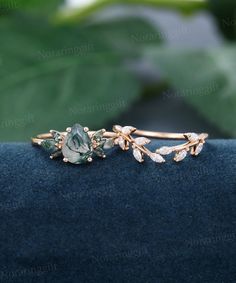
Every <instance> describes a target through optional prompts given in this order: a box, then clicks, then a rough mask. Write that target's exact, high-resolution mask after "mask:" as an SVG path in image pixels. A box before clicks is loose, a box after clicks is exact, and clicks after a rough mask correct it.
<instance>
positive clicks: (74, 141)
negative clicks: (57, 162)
mask: <svg viewBox="0 0 236 283" xmlns="http://www.w3.org/2000/svg"><path fill="white" fill-rule="evenodd" d="M62 154H63V156H64V157H65V158H66V159H67V160H68V162H70V163H73V164H81V163H85V162H87V159H88V158H89V157H91V156H92V155H93V148H92V142H91V139H90V137H89V135H88V133H86V132H85V131H84V128H83V127H82V126H81V125H80V124H75V125H74V126H73V127H72V128H71V131H70V132H69V133H68V134H67V136H66V137H65V140H64V143H63V146H62Z"/></svg>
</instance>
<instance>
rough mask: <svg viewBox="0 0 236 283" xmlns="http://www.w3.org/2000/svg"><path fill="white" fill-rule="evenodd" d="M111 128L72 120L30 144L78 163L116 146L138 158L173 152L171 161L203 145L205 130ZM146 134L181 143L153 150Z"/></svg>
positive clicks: (156, 157) (160, 157) (156, 159)
mask: <svg viewBox="0 0 236 283" xmlns="http://www.w3.org/2000/svg"><path fill="white" fill-rule="evenodd" d="M112 130H113V131H112V132H107V131H106V130H105V129H101V130H98V131H90V130H89V129H88V128H87V127H82V126H81V125H80V124H75V125H74V126H73V127H71V128H67V129H66V131H65V132H59V131H56V130H50V132H49V133H46V134H40V135H38V136H37V137H35V138H32V143H33V145H40V146H41V147H42V148H44V149H45V150H46V151H48V152H49V153H50V158H51V159H54V158H56V157H59V156H62V157H63V161H64V162H70V163H73V164H82V163H86V162H91V161H92V160H93V156H99V157H101V158H105V157H106V155H105V151H106V150H108V149H110V148H112V147H114V146H119V147H120V148H121V149H122V150H129V148H130V147H131V148H132V150H133V156H134V158H135V159H136V160H137V161H138V162H143V161H144V157H145V156H147V157H149V158H151V159H152V160H153V161H154V162H157V163H163V162H165V159H164V157H163V156H165V155H169V154H172V153H174V161H176V162H179V161H181V160H183V159H184V158H185V157H186V156H187V153H188V152H190V154H191V155H193V156H197V155H198V154H199V153H200V152H201V151H202V149H203V145H204V143H205V140H206V139H207V138H208V134H207V133H201V134H196V133H164V132H153V131H144V130H138V129H136V128H135V127H132V126H125V127H122V126H120V125H115V126H113V129H112ZM148 138H157V139H175V140H176V139H177V140H180V139H181V140H184V143H182V144H179V145H175V146H162V147H160V148H157V149H156V150H155V152H152V151H150V150H149V149H148V148H147V146H146V145H147V144H149V143H150V142H151V140H150V139H148Z"/></svg>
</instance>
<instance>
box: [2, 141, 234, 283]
mask: <svg viewBox="0 0 236 283" xmlns="http://www.w3.org/2000/svg"><path fill="white" fill-rule="evenodd" d="M163 144H168V142H165V141H162V142H160V141H156V142H154V143H153V145H152V146H153V148H156V147H158V146H160V145H163ZM0 156H1V162H0V172H1V176H0V189H1V193H0V243H1V246H0V282H4V283H5V282H56V283H58V282H59V283H60V282H68V283H71V282H76V283H77V282H78V283H79V282H86V283H87V282H88V283H89V282H96V283H97V282H98V283H99V282H144V283H152V282H154V283H159V282H160V283H161V282H171V283H172V282H181V283H183V282H191V283H192V282H214V283H217V282H227V283H228V282H236V264H235V263H236V174H235V172H236V141H235V140H218V141H217V140H210V141H208V143H207V144H206V146H205V148H204V150H203V152H202V153H201V154H200V155H199V156H198V157H197V158H194V157H188V158H186V159H185V160H184V161H183V162H181V163H179V164H176V163H174V162H171V161H170V162H167V163H166V164H155V163H154V162H152V161H149V160H146V161H145V163H143V164H139V163H137V162H136V161H135V160H134V158H133V157H132V153H131V152H129V153H127V152H122V151H121V150H119V149H113V150H111V153H110V154H108V156H107V159H105V160H100V159H96V160H94V162H92V164H88V165H77V166H75V165H69V164H64V163H63V162H62V161H61V160H56V161H52V160H50V159H49V157H48V154H47V153H45V152H44V151H42V150H41V149H40V148H37V147H33V146H31V145H30V144H19V143H18V144H0Z"/></svg>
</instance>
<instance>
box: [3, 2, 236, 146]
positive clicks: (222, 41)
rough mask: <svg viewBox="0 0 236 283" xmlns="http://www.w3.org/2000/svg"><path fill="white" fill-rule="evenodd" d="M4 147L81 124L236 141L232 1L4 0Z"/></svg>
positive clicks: (234, 10)
mask: <svg viewBox="0 0 236 283" xmlns="http://www.w3.org/2000/svg"><path fill="white" fill-rule="evenodd" d="M0 38H1V39H0V40H1V41H0V128H1V134H0V140H1V141H20V140H22V141H23V140H28V139H29V137H31V136H33V135H35V134H37V133H40V132H45V131H47V130H49V129H57V130H64V129H65V128H66V127H67V126H70V125H72V124H73V123H75V122H80V123H81V124H82V125H84V126H89V127H90V128H91V129H92V128H99V127H102V128H103V127H105V126H107V127H109V126H110V125H112V124H113V123H122V124H131V125H132V124H133V125H135V126H136V127H139V128H142V127H145V128H146V129H150V130H151V129H152V130H163V131H209V132H210V134H211V136H212V137H219V138H222V137H236V80H235V73H236V42H235V40H236V1H234V0H126V1H118V0H77V1H76V0H74V1H73V0H68V1H59V0H50V1H48V0H47V1H46V0H41V1H36V0H22V1H20V0H0Z"/></svg>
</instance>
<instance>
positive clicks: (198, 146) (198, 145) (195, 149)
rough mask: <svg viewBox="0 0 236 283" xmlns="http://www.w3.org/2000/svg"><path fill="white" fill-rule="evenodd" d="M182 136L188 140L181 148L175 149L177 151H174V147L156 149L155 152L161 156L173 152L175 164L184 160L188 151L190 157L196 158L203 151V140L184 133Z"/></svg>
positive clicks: (195, 135) (194, 135) (196, 135)
mask: <svg viewBox="0 0 236 283" xmlns="http://www.w3.org/2000/svg"><path fill="white" fill-rule="evenodd" d="M184 136H185V138H186V139H187V140H188V144H185V145H183V146H182V147H181V146H180V147H177V148H178V149H176V147H174V146H173V147H171V146H170V147H168V146H163V147H161V148H158V149H157V150H156V152H157V153H159V154H161V155H168V154H171V153H172V152H175V156H174V161H176V162H179V161H182V160H183V159H185V157H186V156H187V154H188V151H190V154H191V155H193V156H197V155H198V154H199V153H200V152H201V151H202V149H203V144H204V143H205V141H204V139H202V138H201V137H200V136H199V135H198V134H196V133H186V134H184Z"/></svg>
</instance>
